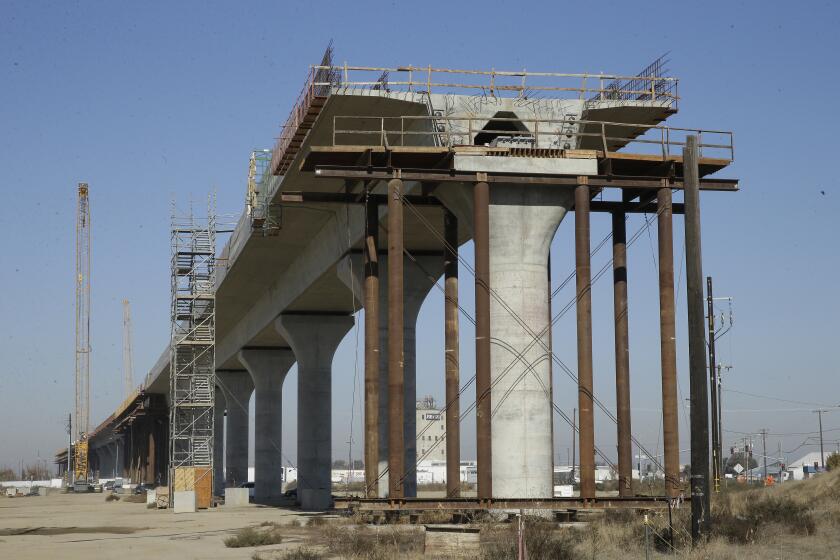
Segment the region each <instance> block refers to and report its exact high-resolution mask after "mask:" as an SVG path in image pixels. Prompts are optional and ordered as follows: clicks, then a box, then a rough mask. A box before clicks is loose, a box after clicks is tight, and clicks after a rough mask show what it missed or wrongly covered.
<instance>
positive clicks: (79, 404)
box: [71, 183, 90, 480]
mask: <svg viewBox="0 0 840 560" xmlns="http://www.w3.org/2000/svg"><path fill="white" fill-rule="evenodd" d="M78 192H79V196H78V212H77V216H76V412H75V416H74V419H73V420H74V422H75V426H74V429H73V431H72V436H71V438H75V441H76V445H75V446H74V447H75V453H74V456H75V459H74V469H73V470H74V480H78V479H82V480H86V479H87V470H88V468H87V444H86V440H87V435H88V432H89V430H90V406H89V403H90V205H89V204H88V185H87V183H79V191H78Z"/></svg>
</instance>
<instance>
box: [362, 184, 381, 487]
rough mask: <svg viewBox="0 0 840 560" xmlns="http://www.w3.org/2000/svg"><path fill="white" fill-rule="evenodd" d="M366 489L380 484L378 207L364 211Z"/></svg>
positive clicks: (367, 208) (371, 203) (374, 205)
mask: <svg viewBox="0 0 840 560" xmlns="http://www.w3.org/2000/svg"><path fill="white" fill-rule="evenodd" d="M365 230H366V231H365V285H364V289H365V489H366V494H367V497H368V498H375V497H376V496H377V495H378V494H377V486H378V481H379V472H378V470H379V469H378V464H379V253H378V249H377V247H378V246H379V205H378V204H376V203H375V202H374V201H371V200H369V201H368V203H367V207H366V212H365Z"/></svg>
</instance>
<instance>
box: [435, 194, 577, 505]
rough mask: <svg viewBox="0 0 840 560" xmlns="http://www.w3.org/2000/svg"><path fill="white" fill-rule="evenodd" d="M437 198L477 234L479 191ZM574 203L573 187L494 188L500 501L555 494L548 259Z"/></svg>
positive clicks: (494, 374)
mask: <svg viewBox="0 0 840 560" xmlns="http://www.w3.org/2000/svg"><path fill="white" fill-rule="evenodd" d="M434 194H435V196H437V197H438V198H440V199H441V200H442V201H443V202H444V204H445V205H446V207H447V208H449V209H450V210H451V211H452V212H453V213H455V215H456V216H457V217H458V225H459V227H464V228H465V229H466V230H467V231H469V230H473V229H474V215H473V195H474V193H473V187H472V185H462V186H457V187H456V186H455V185H450V184H447V185H446V186H445V187H440V188H438V189H437V190H436V191H435V193H434ZM573 204H574V191H573V189H572V188H569V187H563V186H548V185H546V186H537V185H527V186H526V185H513V184H505V183H497V182H493V183H491V184H490V224H489V229H490V289H491V290H492V295H491V302H490V337H491V368H490V371H491V383H492V384H493V388H492V390H491V393H490V397H491V405H492V409H493V412H492V436H491V447H492V450H493V458H492V465H493V478H492V491H493V496H494V497H533V498H546V497H550V496H552V495H553V484H552V474H553V473H552V457H551V455H552V441H551V438H552V436H551V425H552V422H551V417H552V403H551V396H550V395H551V382H550V375H551V367H550V364H551V356H550V354H549V348H550V336H549V328H548V325H549V323H550V321H549V313H548V299H547V297H546V295H547V293H548V290H549V285H548V253H549V247H550V245H551V240H552V239H553V237H554V234H555V232H556V230H557V226H558V225H559V224H560V222H561V221H562V219H563V217H564V216H565V215H566V213H567V211H568V209H569V208H570V207H571V206H572V205H573ZM497 298H498V299H497ZM500 300H501V301H500ZM520 321H521V322H520ZM535 338H536V339H537V340H535ZM519 352H522V356H519V357H518V356H517V355H516V354H517V353H519Z"/></svg>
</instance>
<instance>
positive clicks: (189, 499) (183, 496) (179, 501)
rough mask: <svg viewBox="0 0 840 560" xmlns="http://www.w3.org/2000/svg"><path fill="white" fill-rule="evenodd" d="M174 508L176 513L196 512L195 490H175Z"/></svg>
mask: <svg viewBox="0 0 840 560" xmlns="http://www.w3.org/2000/svg"><path fill="white" fill-rule="evenodd" d="M174 498H175V500H174V504H173V508H174V510H175V513H195V491H194V490H181V491H178V492H175V496H174Z"/></svg>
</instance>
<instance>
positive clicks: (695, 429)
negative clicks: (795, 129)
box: [683, 135, 712, 544]
mask: <svg viewBox="0 0 840 560" xmlns="http://www.w3.org/2000/svg"><path fill="white" fill-rule="evenodd" d="M698 151H699V148H698V145H697V136H694V135H689V136H687V137H686V139H685V147H684V148H683V176H684V185H685V191H684V193H683V195H684V196H685V289H686V307H687V312H688V363H689V391H690V394H691V541H692V542H693V543H694V544H697V543H699V542H700V541H701V540H703V539H706V538H708V536H709V530H710V529H711V520H712V512H711V507H710V506H711V503H710V498H709V387H708V381H707V377H706V352H705V346H706V340H705V332H704V330H705V329H704V326H703V259H702V254H703V252H702V249H701V243H700V170H699V168H698V162H697V160H698V159H699V154H698Z"/></svg>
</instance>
